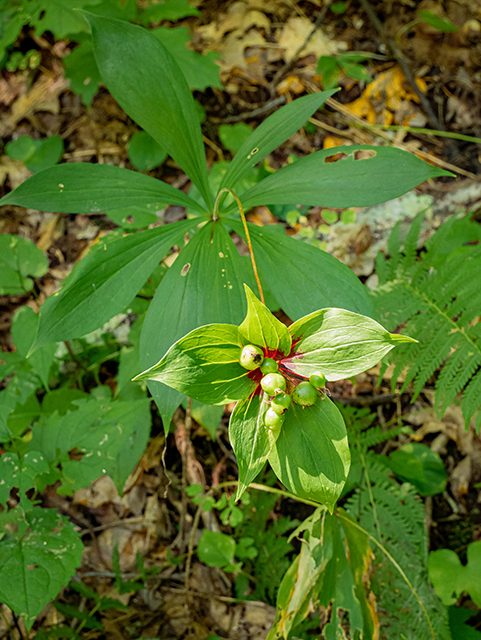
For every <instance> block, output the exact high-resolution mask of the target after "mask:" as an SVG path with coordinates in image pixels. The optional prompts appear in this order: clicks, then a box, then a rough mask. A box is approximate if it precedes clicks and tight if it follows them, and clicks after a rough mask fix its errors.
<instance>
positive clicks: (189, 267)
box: [140, 223, 253, 431]
mask: <svg viewBox="0 0 481 640" xmlns="http://www.w3.org/2000/svg"><path fill="white" fill-rule="evenodd" d="M248 269H249V265H248V264H247V263H246V262H245V261H244V260H242V258H241V257H240V256H239V253H238V251H237V249H236V247H235V245H234V243H233V242H232V240H231V238H230V236H229V234H228V233H227V231H226V230H225V229H224V227H223V226H222V224H221V223H216V224H212V223H208V224H206V225H205V226H204V227H203V228H202V229H201V230H200V231H199V232H198V233H197V234H196V235H195V236H194V237H193V238H192V239H191V240H190V242H189V243H188V244H187V246H186V247H185V248H184V249H183V250H182V251H181V253H180V255H179V257H178V258H177V260H176V261H175V262H174V264H173V265H172V267H170V269H169V271H168V272H167V274H166V275H165V277H164V278H163V279H162V281H161V283H160V285H159V287H158V288H157V291H156V293H155V296H154V298H153V300H152V302H151V303H150V306H149V309H148V311H147V316H146V318H145V322H144V325H143V329H142V336H141V340H140V362H141V365H142V367H144V368H145V369H147V368H149V367H151V366H153V365H154V364H155V363H156V362H158V361H159V359H160V358H161V357H162V356H163V355H164V354H165V353H166V351H167V350H168V349H169V348H170V346H171V345H172V344H173V343H174V342H175V341H176V340H178V339H179V338H181V337H183V336H185V335H186V334H187V333H188V332H189V331H192V329H195V328H196V327H199V326H201V325H206V324H213V323H218V322H225V323H227V324H240V323H241V322H242V320H243V318H244V317H245V313H246V303H245V293H244V287H243V283H244V282H247V283H248V284H249V285H251V286H253V283H252V280H253V277H252V275H251V272H250V270H248ZM148 384H149V389H150V391H151V393H152V395H153V397H154V400H155V402H156V404H157V406H158V407H159V411H160V413H161V415H162V420H163V422H164V429H166V430H167V431H168V429H169V425H170V420H171V419H172V415H173V413H174V411H175V409H176V408H177V407H178V406H179V404H180V403H181V402H182V395H181V394H180V393H179V392H178V391H174V390H173V389H170V388H169V387H166V386H165V385H164V384H162V383H160V382H154V381H152V382H149V383H148Z"/></svg>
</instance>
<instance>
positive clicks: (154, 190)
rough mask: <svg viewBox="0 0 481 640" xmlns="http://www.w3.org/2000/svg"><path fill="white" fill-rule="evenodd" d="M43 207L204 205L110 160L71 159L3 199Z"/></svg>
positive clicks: (81, 209)
mask: <svg viewBox="0 0 481 640" xmlns="http://www.w3.org/2000/svg"><path fill="white" fill-rule="evenodd" d="M4 204H16V205H19V206H20V207H30V208H32V209H39V210H40V211H60V212H62V213H100V212H101V211H109V209H119V208H124V207H127V206H129V205H137V206H138V205H145V206H146V207H147V208H148V207H151V208H152V213H155V210H156V209H158V208H159V207H161V208H164V207H165V205H166V204H178V205H180V206H181V207H192V208H194V209H195V210H196V211H199V213H205V211H204V209H203V208H202V207H201V206H200V205H199V204H198V203H197V202H195V200H192V198H189V196H187V195H186V194H185V193H183V192H182V191H179V189H174V187H171V186H170V185H169V184H166V183H165V182H161V181H160V180H156V179H155V178H151V177H150V176H145V175H143V174H141V173H136V172H135V171H130V170H129V169H122V168H121V167H113V166H111V165H108V164H89V163H87V162H72V163H69V164H59V165H56V166H54V167H50V169H45V170H44V171H40V172H39V173H36V174H35V175H34V176H32V177H31V178H29V179H28V180H25V182H22V184H21V185H20V186H19V187H17V188H16V189H15V191H11V192H10V193H7V195H6V196H4V197H3V198H2V199H1V200H0V206H1V205H4Z"/></svg>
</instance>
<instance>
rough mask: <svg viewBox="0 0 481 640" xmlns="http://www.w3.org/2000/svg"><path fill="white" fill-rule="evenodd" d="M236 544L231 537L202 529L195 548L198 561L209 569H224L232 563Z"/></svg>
mask: <svg viewBox="0 0 481 640" xmlns="http://www.w3.org/2000/svg"><path fill="white" fill-rule="evenodd" d="M235 548H236V543H235V540H234V538H233V537H232V536H228V535H226V534H225V533H221V532H220V531H209V530H208V529H204V531H203V532H202V537H201V539H200V540H199V546H198V547H197V555H198V556H199V560H200V561H201V562H203V563H204V564H207V565H209V566H210V567H225V566H227V565H229V564H232V562H233V561H234V554H235Z"/></svg>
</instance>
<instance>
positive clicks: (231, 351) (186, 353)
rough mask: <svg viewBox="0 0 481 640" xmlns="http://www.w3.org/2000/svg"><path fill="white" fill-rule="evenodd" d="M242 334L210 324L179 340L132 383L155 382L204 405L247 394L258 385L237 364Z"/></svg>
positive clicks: (242, 396)
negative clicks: (140, 381) (138, 381)
mask: <svg viewBox="0 0 481 640" xmlns="http://www.w3.org/2000/svg"><path fill="white" fill-rule="evenodd" d="M241 351H242V335H241V333H240V331H239V328H238V327H236V326H235V325H230V324H210V325H206V326H203V327H199V328H198V329H194V330H193V331H191V332H190V333H188V334H187V335H186V336H184V337H183V338H181V339H180V340H178V341H177V342H176V343H175V344H173V345H172V346H171V348H170V349H169V350H168V351H167V353H166V354H165V356H164V357H163V358H162V359H161V360H160V362H158V363H157V364H156V365H154V366H153V367H150V369H147V370H146V371H144V372H143V373H141V374H139V375H138V376H136V377H135V378H134V380H156V381H157V382H162V383H164V384H166V385H168V386H169V387H172V388H173V389H176V390H177V391H180V393H185V394H186V395H188V396H189V397H191V398H194V399H195V400H199V401H200V402H205V403H206V404H226V403H228V402H234V401H235V400H239V399H241V398H245V397H246V396H247V395H249V394H250V393H251V392H252V391H253V390H254V389H255V388H256V386H257V382H255V381H254V380H252V379H251V378H249V377H248V374H249V373H250V372H249V371H247V370H246V369H244V368H243V367H241V365H240V364H239V358H240V354H241Z"/></svg>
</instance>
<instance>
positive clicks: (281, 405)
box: [271, 393, 292, 415]
mask: <svg viewBox="0 0 481 640" xmlns="http://www.w3.org/2000/svg"><path fill="white" fill-rule="evenodd" d="M291 402H292V398H291V396H290V395H288V394H287V393H278V394H277V395H276V397H275V398H274V400H273V401H272V402H271V408H272V409H274V411H275V412H276V413H278V414H280V415H282V414H283V413H285V412H286V411H287V410H288V409H289V407H290V406H291Z"/></svg>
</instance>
